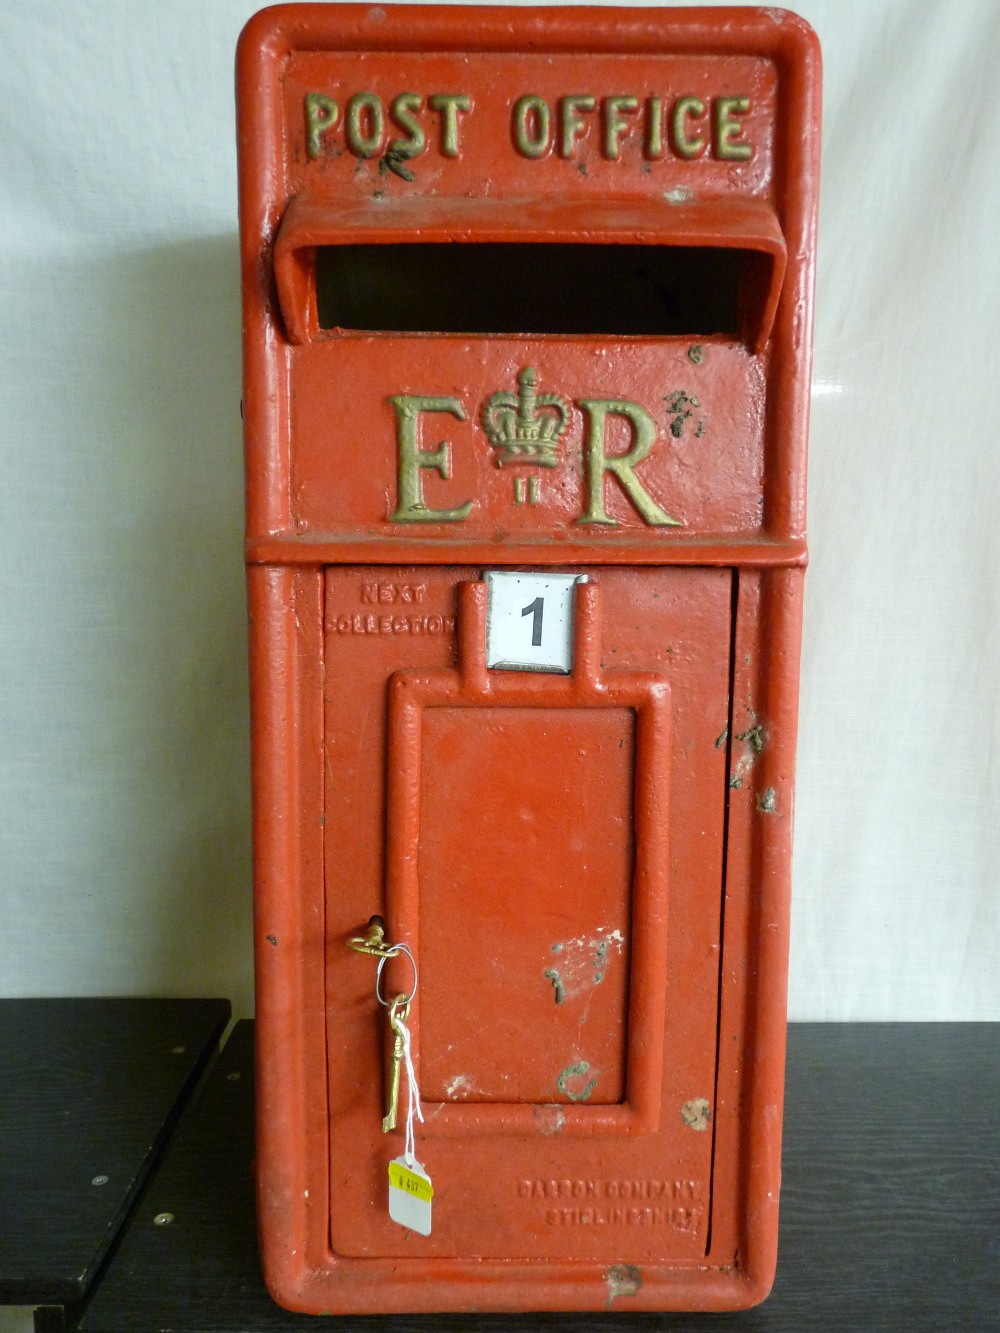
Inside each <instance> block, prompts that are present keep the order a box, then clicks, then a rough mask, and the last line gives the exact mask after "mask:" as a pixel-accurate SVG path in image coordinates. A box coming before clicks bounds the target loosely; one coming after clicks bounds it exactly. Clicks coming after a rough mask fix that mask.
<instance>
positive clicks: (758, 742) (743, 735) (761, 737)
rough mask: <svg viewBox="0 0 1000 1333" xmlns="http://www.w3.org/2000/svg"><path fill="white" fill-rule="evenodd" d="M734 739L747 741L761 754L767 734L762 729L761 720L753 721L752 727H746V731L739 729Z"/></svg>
mask: <svg viewBox="0 0 1000 1333" xmlns="http://www.w3.org/2000/svg"><path fill="white" fill-rule="evenodd" d="M736 739H737V740H738V741H747V742H748V743H749V744H750V745H752V746H753V748H754V749H755V750H756V751H757V753H758V754H763V753H764V745H765V742H766V740H767V736H766V733H765V731H764V724H763V723H762V722H757V721H755V722H754V724H753V726H752V727H748V728H747V730H746V731H741V732H740V733H739V734H738V736H737V737H736Z"/></svg>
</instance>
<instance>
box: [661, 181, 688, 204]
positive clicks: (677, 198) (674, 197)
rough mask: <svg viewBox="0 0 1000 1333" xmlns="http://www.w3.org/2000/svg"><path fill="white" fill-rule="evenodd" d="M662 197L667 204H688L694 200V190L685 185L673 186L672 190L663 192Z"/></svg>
mask: <svg viewBox="0 0 1000 1333" xmlns="http://www.w3.org/2000/svg"><path fill="white" fill-rule="evenodd" d="M663 197H664V199H665V200H666V201H667V203H668V204H689V203H690V202H691V200H692V199H693V198H694V190H689V189H688V188H687V187H686V186H685V185H675V186H674V188H673V189H672V190H664V191H663Z"/></svg>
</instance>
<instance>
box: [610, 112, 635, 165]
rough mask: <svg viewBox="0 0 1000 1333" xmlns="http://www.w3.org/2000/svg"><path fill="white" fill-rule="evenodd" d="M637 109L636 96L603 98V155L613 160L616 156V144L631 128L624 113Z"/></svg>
mask: <svg viewBox="0 0 1000 1333" xmlns="http://www.w3.org/2000/svg"><path fill="white" fill-rule="evenodd" d="M638 109H639V99H638V97H606V98H605V99H604V156H605V157H607V158H610V159H611V161H613V162H614V161H616V160H617V158H618V145H619V141H620V140H621V138H622V135H624V134H626V133H627V132H628V131H629V130H630V129H631V123H630V122H629V121H628V120H626V119H625V115H633V114H634V113H635V112H636V111H638Z"/></svg>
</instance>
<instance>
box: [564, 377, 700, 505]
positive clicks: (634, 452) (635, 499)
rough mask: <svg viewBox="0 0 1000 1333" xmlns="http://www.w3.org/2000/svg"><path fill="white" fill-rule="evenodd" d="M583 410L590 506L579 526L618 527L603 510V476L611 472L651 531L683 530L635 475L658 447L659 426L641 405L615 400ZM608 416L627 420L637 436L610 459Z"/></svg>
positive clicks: (597, 401)
mask: <svg viewBox="0 0 1000 1333" xmlns="http://www.w3.org/2000/svg"><path fill="white" fill-rule="evenodd" d="M580 406H581V407H582V408H583V410H584V411H585V412H586V413H587V416H588V417H589V419H590V429H589V432H588V435H587V443H586V458H587V490H588V503H587V509H586V512H585V513H584V514H583V516H582V517H581V518H578V519H577V522H578V523H603V524H606V525H607V526H608V527H617V526H618V520H617V519H615V518H611V517H610V515H609V514H608V512H607V510H606V509H605V507H604V474H605V473H606V472H610V473H611V474H612V476H613V477H615V479H616V480H617V481H618V483H619V484H620V486H621V488H622V490H623V491H624V492H625V494H626V495H627V496H628V498H629V499H630V500H631V501H632V503H633V505H635V507H636V509H637V510H638V511H639V513H640V515H641V516H642V518H643V519H644V520H645V521H646V522H647V523H649V524H650V525H651V526H652V527H664V526H667V525H669V526H671V527H683V524H682V522H681V520H680V519H679V518H671V517H670V515H669V514H667V513H665V512H664V510H662V509H661V508H660V506H659V505H658V504H657V503H656V501H655V500H654V499H653V497H652V496H651V495H650V494H649V492H648V491H647V490H645V489H644V487H643V485H642V483H641V482H640V481H639V478H638V477H637V476H636V475H635V468H636V466H637V464H639V463H641V462H642V460H643V459H644V458H645V457H646V456H647V455H648V453H649V451H650V450H651V449H652V447H653V445H654V444H655V443H656V422H655V421H654V420H653V418H652V417H651V416H650V415H649V413H648V412H647V411H646V409H645V408H644V407H640V406H639V404H638V403H630V402H628V401H626V400H625V399H612V398H589V399H584V400H582V401H581V402H580ZM609 416H620V417H624V418H625V420H626V421H628V423H629V425H630V426H631V428H632V433H633V436H634V441H633V444H632V447H631V449H629V450H628V451H627V452H626V453H624V454H616V455H612V456H610V457H609V456H608V454H607V453H606V452H605V445H606V435H607V419H608V417H609Z"/></svg>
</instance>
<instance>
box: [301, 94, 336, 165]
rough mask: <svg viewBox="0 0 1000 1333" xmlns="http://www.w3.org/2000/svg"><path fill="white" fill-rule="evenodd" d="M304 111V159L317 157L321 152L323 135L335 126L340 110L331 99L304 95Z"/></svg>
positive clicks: (322, 96)
mask: <svg viewBox="0 0 1000 1333" xmlns="http://www.w3.org/2000/svg"><path fill="white" fill-rule="evenodd" d="M305 109H306V157H319V155H320V153H321V152H322V151H323V135H324V134H326V133H327V131H328V130H332V129H333V127H334V125H336V123H337V117H338V116H339V115H340V108H339V107H338V106H337V103H336V102H335V101H334V100H333V98H332V97H324V95H323V94H322V93H306V101H305Z"/></svg>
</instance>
